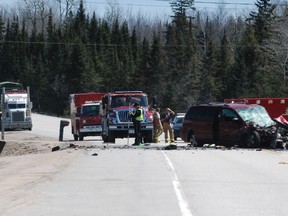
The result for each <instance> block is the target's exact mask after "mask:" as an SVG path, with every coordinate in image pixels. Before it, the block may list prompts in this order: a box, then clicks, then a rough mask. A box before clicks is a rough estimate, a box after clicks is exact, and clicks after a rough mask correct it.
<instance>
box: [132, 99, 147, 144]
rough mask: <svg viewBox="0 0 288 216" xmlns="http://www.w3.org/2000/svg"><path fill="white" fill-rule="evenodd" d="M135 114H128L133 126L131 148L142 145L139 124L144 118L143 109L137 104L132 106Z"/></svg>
mask: <svg viewBox="0 0 288 216" xmlns="http://www.w3.org/2000/svg"><path fill="white" fill-rule="evenodd" d="M134 107H135V109H136V110H135V112H134V113H130V116H131V117H132V121H133V124H134V132H135V143H134V144H132V145H133V146H136V145H140V144H141V143H142V136H141V122H142V120H143V118H144V113H143V109H142V108H141V107H140V105H139V104H138V103H135V104H134Z"/></svg>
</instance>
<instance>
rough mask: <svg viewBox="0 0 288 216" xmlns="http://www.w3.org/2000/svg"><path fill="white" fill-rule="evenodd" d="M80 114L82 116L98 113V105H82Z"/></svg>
mask: <svg viewBox="0 0 288 216" xmlns="http://www.w3.org/2000/svg"><path fill="white" fill-rule="evenodd" d="M81 114H82V115H84V116H92V115H99V105H89V106H83V107H82V112H81Z"/></svg>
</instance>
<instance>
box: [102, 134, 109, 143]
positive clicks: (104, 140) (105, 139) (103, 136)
mask: <svg viewBox="0 0 288 216" xmlns="http://www.w3.org/2000/svg"><path fill="white" fill-rule="evenodd" d="M102 140H103V142H104V143H107V142H108V137H107V136H106V135H102Z"/></svg>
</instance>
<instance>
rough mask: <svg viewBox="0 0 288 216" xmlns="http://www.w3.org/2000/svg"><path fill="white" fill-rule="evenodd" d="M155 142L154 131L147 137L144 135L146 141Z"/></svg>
mask: <svg viewBox="0 0 288 216" xmlns="http://www.w3.org/2000/svg"><path fill="white" fill-rule="evenodd" d="M151 142H153V132H149V133H148V134H147V135H146V136H145V137H144V143H151Z"/></svg>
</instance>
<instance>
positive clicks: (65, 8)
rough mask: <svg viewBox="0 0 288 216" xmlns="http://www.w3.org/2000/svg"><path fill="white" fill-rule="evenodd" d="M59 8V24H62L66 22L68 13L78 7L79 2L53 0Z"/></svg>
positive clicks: (75, 0) (76, 0) (78, 0)
mask: <svg viewBox="0 0 288 216" xmlns="http://www.w3.org/2000/svg"><path fill="white" fill-rule="evenodd" d="M53 1H55V2H56V3H57V4H58V6H59V19H60V24H61V25H62V24H63V21H65V20H67V19H68V17H69V13H70V12H72V11H73V9H74V8H76V7H77V6H78V5H79V2H80V0H53Z"/></svg>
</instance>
